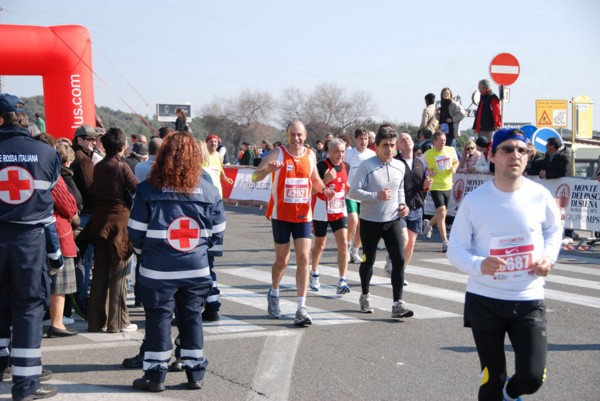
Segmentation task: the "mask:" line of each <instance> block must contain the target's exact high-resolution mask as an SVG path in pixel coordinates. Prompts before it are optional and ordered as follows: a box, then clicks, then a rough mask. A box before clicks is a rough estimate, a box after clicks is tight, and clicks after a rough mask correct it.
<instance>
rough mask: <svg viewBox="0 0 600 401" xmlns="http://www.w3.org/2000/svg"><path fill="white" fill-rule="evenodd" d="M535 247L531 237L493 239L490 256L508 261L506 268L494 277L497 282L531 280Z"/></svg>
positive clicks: (516, 236) (517, 236) (512, 236)
mask: <svg viewBox="0 0 600 401" xmlns="http://www.w3.org/2000/svg"><path fill="white" fill-rule="evenodd" d="M533 250H534V245H533V241H532V238H531V237H530V236H529V235H509V236H505V237H493V238H492V242H491V246H490V256H496V257H498V258H501V259H504V260H505V261H506V266H504V267H502V268H501V269H500V271H498V272H497V273H496V274H494V275H493V276H492V279H493V280H495V281H522V280H529V279H530V278H531V276H532V275H533Z"/></svg>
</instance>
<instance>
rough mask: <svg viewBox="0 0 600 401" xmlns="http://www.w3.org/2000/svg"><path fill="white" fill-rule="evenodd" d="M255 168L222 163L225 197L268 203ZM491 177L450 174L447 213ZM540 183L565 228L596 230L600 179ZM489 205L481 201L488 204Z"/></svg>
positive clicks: (267, 188)
mask: <svg viewBox="0 0 600 401" xmlns="http://www.w3.org/2000/svg"><path fill="white" fill-rule="evenodd" d="M254 170H255V168H252V167H247V166H244V167H238V166H225V174H226V175H227V176H228V177H229V178H231V179H233V185H229V184H227V183H226V182H223V181H221V183H222V185H223V198H224V199H225V201H233V202H237V201H256V202H259V203H265V204H266V203H268V202H269V196H270V193H271V176H270V175H268V176H267V177H266V178H265V179H264V180H262V181H260V182H257V183H253V182H252V173H253V172H254ZM491 178H492V176H491V175H489V174H454V176H453V178H452V179H453V182H454V186H453V189H452V193H451V195H450V202H449V205H448V214H449V215H450V216H455V215H456V212H457V211H458V208H459V206H460V203H461V201H462V200H463V199H464V197H465V196H468V194H469V193H470V192H472V191H473V190H475V188H477V187H478V186H480V185H481V184H483V183H484V182H486V181H488V180H490V179H491ZM531 179H532V180H533V181H535V182H537V183H540V184H542V185H543V186H544V187H546V188H547V189H548V190H549V191H550V193H551V194H552V195H553V196H554V198H555V199H556V203H557V204H558V206H559V207H560V210H561V216H562V218H563V223H564V226H565V228H570V229H575V230H585V231H600V182H598V181H593V180H590V179H585V178H578V177H563V178H557V179H552V180H542V179H540V178H539V177H533V178H531ZM488 206H489V205H482V207H488ZM425 214H426V215H430V216H432V215H434V214H435V206H434V205H433V201H432V200H431V196H430V195H429V194H427V198H426V200H425Z"/></svg>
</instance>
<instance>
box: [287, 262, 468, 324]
mask: <svg viewBox="0 0 600 401" xmlns="http://www.w3.org/2000/svg"><path fill="white" fill-rule="evenodd" d="M290 267H291V266H290ZM319 274H321V275H323V276H328V277H338V276H339V272H338V269H337V268H333V267H328V266H324V265H319ZM346 277H347V278H348V279H350V280H353V281H358V282H360V275H359V274H358V273H357V272H353V271H350V270H348V271H347V272H346ZM371 285H376V286H378V287H384V288H389V289H391V288H392V285H391V284H390V279H389V278H385V277H379V276H373V277H372V278H371ZM321 287H322V286H321ZM409 287H410V288H409ZM409 287H404V292H410V293H414V294H420V295H427V296H431V295H432V293H436V298H441V299H448V300H451V301H455V302H463V301H464V298H465V295H464V293H459V292H457V291H451V290H443V289H440V288H436V287H430V286H427V285H413V284H411V285H410V286H409ZM321 291H322V290H321ZM451 293H454V294H451ZM379 299H381V302H379ZM344 300H345V299H344ZM375 300H377V301H375ZM356 302H357V303H358V301H356ZM371 303H372V304H373V307H375V308H377V309H383V310H386V311H391V309H392V301H391V299H390V298H384V297H379V296H376V295H373V294H371ZM407 303H408V307H409V308H410V309H412V310H413V311H414V312H415V316H414V318H415V319H434V318H443V317H457V316H459V315H457V314H455V313H450V312H445V311H441V310H438V309H433V308H428V307H426V306H422V305H417V304H413V303H410V302H407Z"/></svg>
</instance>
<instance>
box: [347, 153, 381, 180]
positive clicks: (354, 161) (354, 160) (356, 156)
mask: <svg viewBox="0 0 600 401" xmlns="http://www.w3.org/2000/svg"><path fill="white" fill-rule="evenodd" d="M375 155H376V154H375V152H373V151H372V150H371V149H369V148H365V150H363V152H362V153H360V152H359V151H358V150H357V149H356V148H352V149H348V150H347V151H346V155H345V156H344V161H345V162H346V163H348V164H349V165H350V171H348V183H350V182H352V177H354V173H355V172H356V169H357V168H358V165H359V164H360V163H362V161H363V160H367V159H370V158H371V157H373V156H375Z"/></svg>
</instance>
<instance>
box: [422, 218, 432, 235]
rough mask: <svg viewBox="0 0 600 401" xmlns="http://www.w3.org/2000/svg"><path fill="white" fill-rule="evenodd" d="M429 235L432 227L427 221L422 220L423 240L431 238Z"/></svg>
mask: <svg viewBox="0 0 600 401" xmlns="http://www.w3.org/2000/svg"><path fill="white" fill-rule="evenodd" d="M431 234H433V227H431V225H430V224H429V220H427V219H425V220H423V235H424V236H425V238H427V239H429V238H431Z"/></svg>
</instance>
